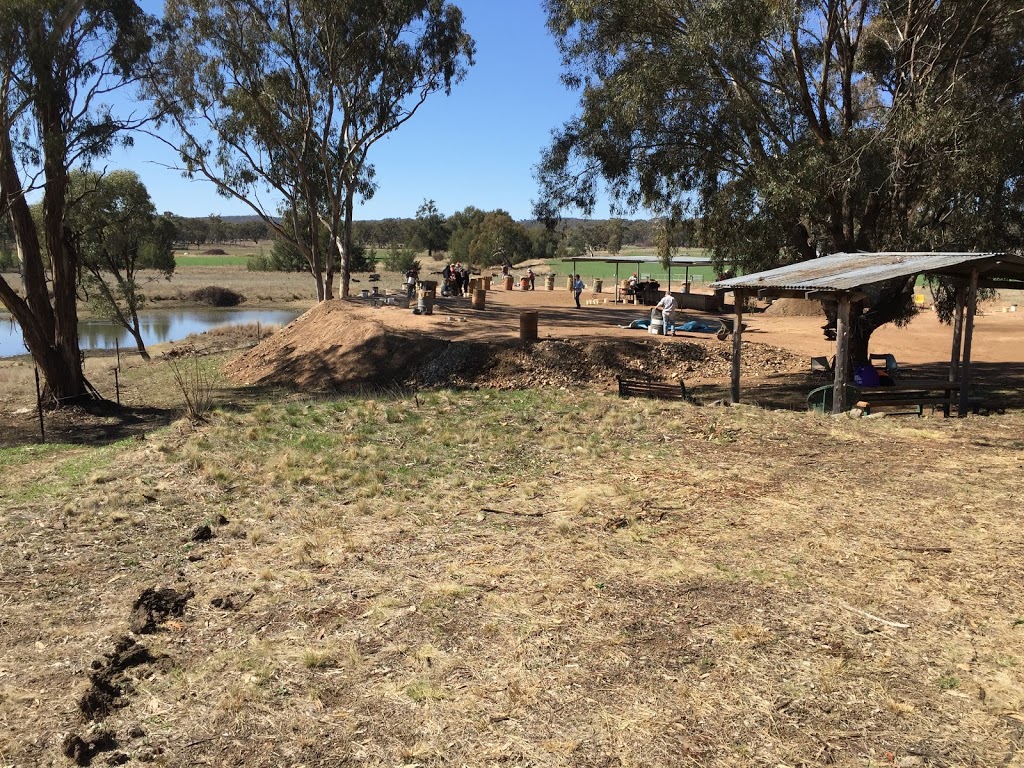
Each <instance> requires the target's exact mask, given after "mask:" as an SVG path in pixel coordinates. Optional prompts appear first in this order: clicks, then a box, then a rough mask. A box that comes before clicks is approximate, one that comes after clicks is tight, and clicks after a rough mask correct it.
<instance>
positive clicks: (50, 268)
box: [0, 0, 152, 402]
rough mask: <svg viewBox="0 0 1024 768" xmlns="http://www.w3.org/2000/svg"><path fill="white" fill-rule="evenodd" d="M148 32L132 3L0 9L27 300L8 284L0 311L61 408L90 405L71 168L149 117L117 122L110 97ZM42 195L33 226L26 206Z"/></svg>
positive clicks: (8, 164)
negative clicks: (18, 332) (70, 213)
mask: <svg viewBox="0 0 1024 768" xmlns="http://www.w3.org/2000/svg"><path fill="white" fill-rule="evenodd" d="M151 23H152V20H151V19H150V18H149V17H148V16H146V15H145V14H144V13H143V12H142V10H141V9H140V8H139V6H138V5H137V4H136V3H135V2H134V0H90V1H89V2H84V0H20V1H19V2H14V3H12V2H7V3H3V4H0V215H2V216H3V217H5V218H6V219H7V220H8V222H9V224H10V228H11V233H12V236H13V240H14V244H15V249H16V251H17V253H18V258H19V261H20V263H21V270H20V276H21V283H22V285H21V287H22V291H21V293H20V294H19V292H17V291H15V289H14V286H13V285H11V284H10V283H8V282H7V280H6V279H4V278H2V277H0V302H2V303H3V305H4V306H5V307H6V308H7V309H8V310H9V311H10V313H11V314H12V315H13V316H14V318H15V319H16V320H17V321H18V324H19V325H20V326H21V329H22V332H23V334H24V338H25V344H26V345H27V347H28V349H29V351H30V352H31V354H32V357H33V359H34V360H35V362H36V364H37V365H38V366H39V368H40V370H41V371H42V373H43V376H44V378H45V379H46V387H47V391H48V393H49V395H50V398H51V399H52V400H53V401H55V402H70V401H75V400H79V399H83V398H87V397H89V395H90V388H89V386H88V382H87V381H86V379H85V375H84V373H83V370H82V362H81V352H80V349H79V343H78V310H77V306H76V298H77V287H78V274H79V258H78V253H77V252H76V250H75V247H74V244H73V243H72V241H71V238H69V237H68V232H67V229H66V211H67V196H68V186H69V183H70V182H69V173H70V169H71V168H72V167H76V166H77V167H81V166H84V165H87V164H88V163H89V162H90V161H92V160H94V159H95V158H97V157H99V156H101V155H103V154H105V153H106V152H107V151H108V150H109V149H110V148H111V147H112V146H113V145H114V143H115V142H117V141H119V140H123V139H124V133H123V131H124V130H125V129H126V128H131V127H133V126H137V125H138V124H139V123H140V122H141V120H142V119H144V116H143V117H142V118H138V117H137V116H133V115H131V114H128V115H121V114H117V113H116V112H115V110H114V108H113V107H112V106H111V104H110V103H109V94H110V93H111V92H112V91H114V90H116V89H118V88H121V87H123V86H125V85H127V84H129V83H131V82H132V81H133V79H134V77H135V75H136V67H137V65H138V63H139V61H140V60H141V59H142V58H143V57H144V56H145V55H146V53H147V51H148V49H149V45H150V36H149V33H150V29H151ZM38 190H42V204H41V211H42V213H41V216H40V218H39V220H38V222H37V220H36V219H34V218H33V216H32V213H31V211H30V205H29V196H30V195H32V194H33V193H34V192H36V191H38Z"/></svg>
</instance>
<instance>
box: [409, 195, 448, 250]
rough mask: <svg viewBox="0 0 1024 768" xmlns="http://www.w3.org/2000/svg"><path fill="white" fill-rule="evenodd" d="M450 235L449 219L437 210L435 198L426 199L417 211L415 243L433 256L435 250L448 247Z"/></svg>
mask: <svg viewBox="0 0 1024 768" xmlns="http://www.w3.org/2000/svg"><path fill="white" fill-rule="evenodd" d="M450 236H451V231H450V230H449V229H448V224H447V221H446V220H445V217H444V214H442V213H441V212H440V211H438V210H437V204H436V203H435V202H434V201H433V200H424V201H423V205H421V206H420V207H419V209H418V210H417V211H416V225H415V228H414V229H413V245H415V246H416V247H417V248H419V249H421V250H425V251H426V252H427V255H428V256H430V257H433V255H434V251H444V250H446V249H447V248H448V238H449V237H450Z"/></svg>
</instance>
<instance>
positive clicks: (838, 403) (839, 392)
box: [832, 293, 850, 413]
mask: <svg viewBox="0 0 1024 768" xmlns="http://www.w3.org/2000/svg"><path fill="white" fill-rule="evenodd" d="M849 361H850V295H849V294H848V293H842V294H840V295H839V313H838V315H837V316H836V364H835V378H834V379H833V381H832V413H843V412H844V411H845V410H846V382H847V380H848V379H849V378H850V364H849Z"/></svg>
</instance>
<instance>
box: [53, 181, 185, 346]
mask: <svg viewBox="0 0 1024 768" xmlns="http://www.w3.org/2000/svg"><path fill="white" fill-rule="evenodd" d="M69 193H70V198H69V204H68V210H67V218H66V227H67V237H68V239H69V240H70V242H71V243H72V245H73V247H74V249H75V251H76V253H77V254H78V257H79V263H80V273H81V276H80V287H81V290H82V292H83V294H84V295H85V297H86V299H87V300H88V301H89V304H90V305H91V306H92V307H93V309H95V310H96V311H97V312H98V314H100V315H102V316H104V317H107V318H108V319H110V320H112V321H113V322H115V323H117V324H118V325H120V326H121V327H122V328H124V329H126V330H127V331H128V332H129V333H130V334H131V335H132V338H133V339H135V345H136V347H137V348H138V350H139V355H140V356H141V357H142V358H143V359H144V360H149V353H148V352H147V351H146V345H145V343H144V342H143V340H142V332H141V328H140V327H139V310H140V309H142V307H143V306H144V305H145V302H146V296H145V294H144V292H143V290H142V277H141V276H140V274H139V272H140V270H153V271H155V272H156V273H157V275H158V276H162V277H165V278H170V277H171V275H172V274H174V266H175V264H174V238H175V226H174V224H173V222H171V221H170V220H169V219H167V218H166V217H162V216H157V215H156V208H155V206H154V205H153V201H152V200H151V199H150V197H149V191H148V190H147V189H146V186H145V185H144V184H143V183H142V181H141V180H140V179H139V177H138V175H137V174H135V173H134V172H133V171H113V172H112V173H110V174H107V175H103V174H100V173H96V172H91V171H81V170H76V171H73V172H72V173H71V176H70V183H69Z"/></svg>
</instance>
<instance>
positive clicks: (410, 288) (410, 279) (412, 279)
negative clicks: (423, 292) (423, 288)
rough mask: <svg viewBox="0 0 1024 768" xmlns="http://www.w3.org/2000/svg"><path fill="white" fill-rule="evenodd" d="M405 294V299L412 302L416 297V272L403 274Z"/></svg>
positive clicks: (411, 271) (411, 270)
mask: <svg viewBox="0 0 1024 768" xmlns="http://www.w3.org/2000/svg"><path fill="white" fill-rule="evenodd" d="M405 292H406V297H407V298H408V299H409V300H410V301H412V297H413V296H414V295H416V270H415V269H410V270H409V271H408V272H406V273H405Z"/></svg>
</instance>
